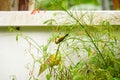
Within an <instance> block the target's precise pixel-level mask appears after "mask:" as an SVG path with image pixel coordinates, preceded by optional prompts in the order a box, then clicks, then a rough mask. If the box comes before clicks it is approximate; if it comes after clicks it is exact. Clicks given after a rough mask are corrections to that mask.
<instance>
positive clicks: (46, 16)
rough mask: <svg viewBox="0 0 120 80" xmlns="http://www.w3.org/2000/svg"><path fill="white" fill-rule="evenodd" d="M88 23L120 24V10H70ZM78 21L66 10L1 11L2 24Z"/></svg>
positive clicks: (31, 24)
mask: <svg viewBox="0 0 120 80" xmlns="http://www.w3.org/2000/svg"><path fill="white" fill-rule="evenodd" d="M69 12H70V13H72V15H73V16H74V17H75V18H76V19H78V20H79V22H80V23H83V24H87V25H100V24H101V23H102V22H104V21H107V22H109V23H110V24H111V25H120V11H69ZM75 24H76V21H75V20H74V19H73V18H72V17H71V16H70V15H68V14H67V13H66V12H65V11H34V12H33V11H0V26H48V25H52V26H57V25H61V26H62V25H75Z"/></svg>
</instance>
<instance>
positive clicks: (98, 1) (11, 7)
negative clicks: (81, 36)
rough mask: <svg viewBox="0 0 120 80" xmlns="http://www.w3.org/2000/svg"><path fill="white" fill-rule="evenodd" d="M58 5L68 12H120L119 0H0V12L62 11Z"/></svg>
mask: <svg viewBox="0 0 120 80" xmlns="http://www.w3.org/2000/svg"><path fill="white" fill-rule="evenodd" d="M55 1H57V2H58V3H59V4H57V3H56V2H55ZM58 5H60V6H63V7H64V8H66V9H68V10H120V0H0V11H27V10H33V9H40V10H62V8H61V7H59V6H58Z"/></svg>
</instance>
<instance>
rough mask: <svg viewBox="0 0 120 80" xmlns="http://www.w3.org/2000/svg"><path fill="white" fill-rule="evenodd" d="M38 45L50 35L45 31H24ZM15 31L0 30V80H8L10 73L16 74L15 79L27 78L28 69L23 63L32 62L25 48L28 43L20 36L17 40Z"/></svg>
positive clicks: (23, 79) (22, 79) (25, 79)
mask: <svg viewBox="0 0 120 80" xmlns="http://www.w3.org/2000/svg"><path fill="white" fill-rule="evenodd" d="M24 34H26V35H29V36H30V37H32V38H33V39H34V40H35V41H37V42H38V43H39V44H40V45H41V44H44V43H46V41H47V39H48V38H49V36H50V33H47V32H43V31H42V32H24ZM15 36H16V33H10V32H0V80H10V78H9V76H10V75H16V77H17V80H28V73H29V71H28V70H27V69H26V68H25V65H26V64H28V63H30V62H32V58H31V57H30V55H29V54H26V51H25V49H27V48H28V43H27V42H26V41H25V40H24V39H22V38H20V39H19V41H18V42H17V41H16V39H15Z"/></svg>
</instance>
